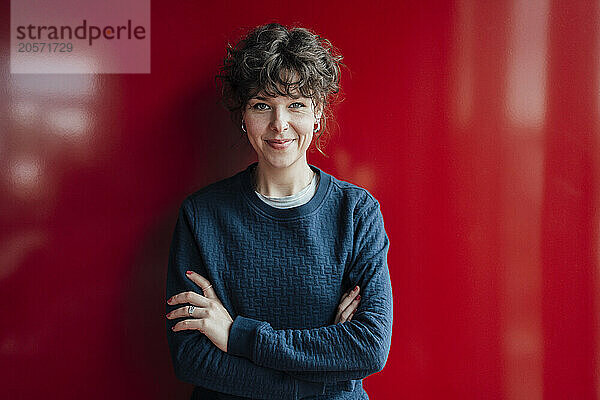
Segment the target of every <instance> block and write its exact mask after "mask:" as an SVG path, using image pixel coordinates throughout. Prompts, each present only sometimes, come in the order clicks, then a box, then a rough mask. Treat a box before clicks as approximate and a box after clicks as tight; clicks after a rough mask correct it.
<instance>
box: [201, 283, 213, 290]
mask: <svg viewBox="0 0 600 400" xmlns="http://www.w3.org/2000/svg"><path fill="white" fill-rule="evenodd" d="M211 287H212V284H210V285H208V286H207V287H205V288H202V291H203V292H204V291H205V290H208V289H210V288H211Z"/></svg>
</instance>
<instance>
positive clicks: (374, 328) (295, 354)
mask: <svg viewBox="0 0 600 400" xmlns="http://www.w3.org/2000/svg"><path fill="white" fill-rule="evenodd" d="M353 248H354V254H353V256H352V262H351V264H350V265H349V266H348V267H347V272H346V273H347V274H348V278H349V280H350V282H352V284H353V285H359V286H360V287H361V302H360V305H359V307H358V309H357V312H356V314H355V315H354V317H353V319H352V320H351V321H349V322H344V323H341V324H336V325H330V326H325V327H319V328H314V329H282V330H275V329H273V328H272V327H271V325H270V324H269V323H268V322H264V321H258V320H255V319H252V318H248V317H243V316H237V317H236V318H235V320H234V322H233V325H232V328H231V332H230V335H229V341H228V351H229V352H230V354H234V355H238V356H242V357H245V358H247V359H249V360H251V361H253V362H254V363H256V364H257V365H260V366H262V367H267V368H273V369H276V370H280V371H293V373H294V375H295V376H297V377H303V378H306V379H307V380H313V379H315V378H316V377H318V376H322V377H323V378H322V379H324V380H325V381H326V382H328V381H335V380H338V381H341V380H349V379H362V378H364V377H366V376H368V375H370V374H372V373H375V372H378V371H380V370H381V369H383V367H384V365H385V363H386V361H387V356H388V354H389V349H390V345H391V336H392V288H391V282H390V275H389V270H388V266H387V252H388V248H389V240H388V237H387V234H386V233H385V229H384V225H383V217H382V215H381V211H380V207H379V203H378V202H377V201H376V200H371V204H370V205H369V206H367V207H366V210H365V211H364V212H362V214H361V215H360V217H359V218H358V220H357V222H356V228H355V238H354V247H353Z"/></svg>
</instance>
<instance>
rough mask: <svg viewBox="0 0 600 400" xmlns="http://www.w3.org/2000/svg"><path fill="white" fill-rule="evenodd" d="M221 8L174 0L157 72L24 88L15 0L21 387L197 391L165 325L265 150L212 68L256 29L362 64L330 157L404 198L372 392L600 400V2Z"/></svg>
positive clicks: (13, 252)
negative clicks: (224, 184) (181, 221)
mask: <svg viewBox="0 0 600 400" xmlns="http://www.w3.org/2000/svg"><path fill="white" fill-rule="evenodd" d="M211 3H212V4H207V2H192V1H170V2H159V1H154V2H153V4H152V26H151V37H152V73H151V74H147V75H144V74H140V75H136V74H121V75H111V74H101V75H11V74H10V72H9V71H10V70H9V58H8V53H7V52H8V46H9V25H10V24H9V15H10V13H9V2H7V1H3V2H2V3H1V4H2V5H1V6H0V22H1V23H0V45H1V46H0V50H1V52H0V94H1V96H0V190H1V192H0V226H1V229H0V293H2V301H0V315H1V317H0V318H1V321H2V322H1V323H0V376H1V377H2V378H0V379H1V380H2V381H3V383H2V389H1V392H2V397H3V398H7V399H33V398H38V397H42V396H43V397H44V398H50V399H79V398H87V399H105V398H140V399H141V398H143V399H165V398H178V399H186V398H187V396H188V393H189V392H190V389H191V388H190V386H189V385H187V384H184V383H182V382H179V381H177V380H176V378H175V377H174V374H173V371H172V367H171V364H170V359H169V355H168V349H167V344H166V338H165V335H164V285H165V273H166V261H167V254H168V246H169V242H170V239H171V234H172V230H173V227H174V223H175V218H176V212H177V208H178V206H179V204H180V202H181V201H182V199H183V198H184V196H185V195H186V194H188V193H191V192H192V191H194V190H196V189H198V188H200V187H202V186H204V185H206V184H208V183H210V182H213V181H215V180H218V179H221V178H224V177H226V176H229V175H231V174H233V173H234V172H237V171H238V170H240V169H242V168H244V167H245V166H246V165H247V163H248V162H250V161H251V160H252V154H251V149H250V148H249V146H248V145H245V144H244V142H243V141H242V140H240V139H239V136H238V133H237V131H236V128H235V127H233V126H232V124H231V122H230V120H229V117H228V115H227V113H226V112H225V111H224V110H222V109H221V108H220V107H219V106H218V105H217V104H216V99H217V95H216V91H215V89H214V83H213V77H214V74H215V72H216V70H217V67H218V65H219V63H220V60H221V58H222V56H223V55H224V47H225V44H226V42H227V41H228V40H230V41H233V40H235V39H237V38H238V37H239V34H240V30H239V27H242V26H246V27H251V26H255V25H258V24H261V23H265V22H270V21H272V20H276V21H279V22H281V23H284V24H296V23H298V24H299V25H302V26H306V27H309V28H312V29H314V30H315V31H317V32H319V33H321V34H323V35H324V36H325V37H327V38H329V39H330V40H331V41H332V42H333V43H334V44H335V45H336V46H337V47H339V48H340V49H341V51H342V52H343V54H344V55H345V62H346V64H347V65H348V67H349V69H348V70H346V71H345V72H344V75H343V79H342V85H343V88H344V97H345V100H344V101H343V103H341V105H340V106H339V107H338V109H337V123H338V125H339V129H338V130H336V131H335V132H334V134H333V135H332V137H331V140H330V143H329V146H328V147H327V150H326V152H327V153H328V154H329V156H330V157H329V158H324V157H323V156H321V155H319V154H318V153H316V152H315V153H312V154H311V156H310V162H311V163H313V164H316V165H318V166H319V167H321V168H323V169H325V170H326V171H328V172H330V173H332V174H333V175H335V176H337V177H339V178H342V179H345V180H349V181H351V182H354V183H357V184H359V185H362V186H365V187H366V188H368V189H369V190H370V191H371V192H372V193H373V194H374V195H375V196H376V197H377V198H378V199H379V200H380V202H381V204H382V209H383V213H384V218H385V223H386V229H387V231H388V234H389V236H390V240H391V247H390V253H389V267H390V272H391V276H392V284H393V291H394V331H393V343H392V349H391V353H390V356H389V359H388V363H387V366H386V367H385V369H384V370H383V371H382V372H381V373H379V374H376V375H374V376H371V377H370V378H368V379H367V380H366V381H365V386H366V389H367V391H368V393H369V394H370V396H371V398H373V399H378V400H381V399H399V398H406V399H438V398H444V399H534V400H535V399H542V398H544V399H567V398H569V399H593V398H598V396H599V395H598V393H600V392H599V390H600V388H599V385H598V383H599V382H600V380H599V379H600V376H599V373H598V354H599V350H598V344H599V339H600V329H599V328H598V327H599V321H598V318H597V316H598V311H599V309H600V296H599V295H598V293H599V290H598V289H599V288H600V276H599V274H598V269H597V267H598V243H599V235H598V233H599V232H598V221H599V213H598V204H599V200H600V196H599V191H598V188H599V172H600V159H599V150H600V149H599V139H598V137H599V136H598V135H599V133H600V127H599V118H598V117H599V113H600V105H599V101H598V99H599V96H600V94H599V93H600V91H599V88H598V81H599V79H600V66H599V64H598V62H599V59H600V58H599V55H600V41H599V35H600V32H599V30H598V22H599V18H600V17H599V15H600V14H599V12H600V10H599V9H598V6H599V5H600V4H599V3H598V2H597V1H571V2H564V1H559V0H513V1H507V0H494V1H492V0H489V1H484V0H480V1H475V0H456V1H447V2H441V1H440V2H413V1H403V2H391V1H390V2H388V4H382V2H379V1H370V2H366V3H356V4H360V6H350V4H351V3H348V2H341V1H340V2H335V3H333V2H321V1H318V2H317V1H304V2H299V3H298V2H282V1H271V2H260V1H257V2H249V1H234V2H223V3H227V4H221V2H211ZM57 116H59V118H58V119H57ZM57 121H58V122H57ZM61 124H62V125H61ZM65 124H67V125H65Z"/></svg>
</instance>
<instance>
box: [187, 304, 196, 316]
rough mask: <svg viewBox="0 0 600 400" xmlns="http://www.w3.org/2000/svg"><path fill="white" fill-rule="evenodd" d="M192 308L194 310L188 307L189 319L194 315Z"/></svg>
mask: <svg viewBox="0 0 600 400" xmlns="http://www.w3.org/2000/svg"><path fill="white" fill-rule="evenodd" d="M194 308H196V307H194V306H188V314H189V316H190V317H191V316H192V314H193V313H194Z"/></svg>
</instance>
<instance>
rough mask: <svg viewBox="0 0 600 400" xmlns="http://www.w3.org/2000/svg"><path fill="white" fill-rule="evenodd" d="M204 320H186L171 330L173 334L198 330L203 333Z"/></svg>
mask: <svg viewBox="0 0 600 400" xmlns="http://www.w3.org/2000/svg"><path fill="white" fill-rule="evenodd" d="M204 321H205V320H204V319H186V320H184V321H179V322H178V323H176V324H175V325H174V326H173V327H172V328H171V330H173V332H178V331H185V330H197V331H200V332H202V330H203V329H204V326H205V322H204Z"/></svg>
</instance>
